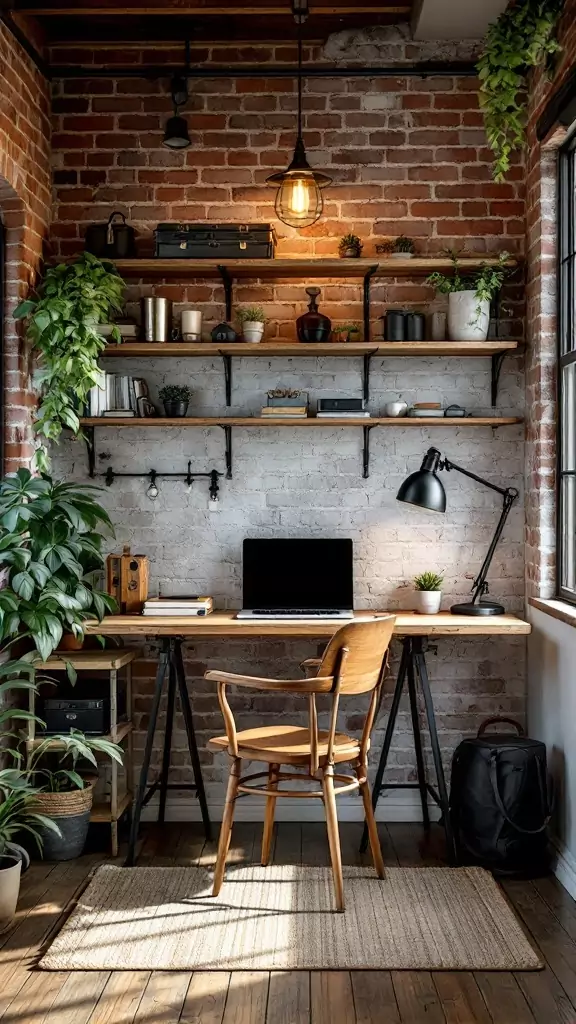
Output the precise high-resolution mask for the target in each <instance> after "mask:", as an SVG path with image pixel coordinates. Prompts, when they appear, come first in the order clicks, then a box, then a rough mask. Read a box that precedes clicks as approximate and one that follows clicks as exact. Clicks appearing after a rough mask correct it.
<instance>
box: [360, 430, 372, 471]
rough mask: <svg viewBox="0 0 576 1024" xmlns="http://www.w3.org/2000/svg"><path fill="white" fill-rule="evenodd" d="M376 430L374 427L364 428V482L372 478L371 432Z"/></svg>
mask: <svg viewBox="0 0 576 1024" xmlns="http://www.w3.org/2000/svg"><path fill="white" fill-rule="evenodd" d="M371 430H374V427H373V426H365V427H362V433H363V434H364V445H363V448H362V476H363V478H364V480H367V479H368V477H369V476H370V431H371Z"/></svg>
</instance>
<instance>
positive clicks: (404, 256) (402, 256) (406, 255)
mask: <svg viewBox="0 0 576 1024" xmlns="http://www.w3.org/2000/svg"><path fill="white" fill-rule="evenodd" d="M390 255H391V257H392V259H393V260H411V259H412V257H413V256H414V253H413V252H391V253H390Z"/></svg>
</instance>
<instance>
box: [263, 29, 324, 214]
mask: <svg viewBox="0 0 576 1024" xmlns="http://www.w3.org/2000/svg"><path fill="white" fill-rule="evenodd" d="M266 181H267V183H268V184H269V185H277V186H278V192H277V194H276V202H275V204H274V208H275V210H276V216H277V217H278V220H281V221H282V222H283V223H284V224H288V225H289V227H291V228H307V227H309V226H310V224H314V223H315V221H317V220H318V218H319V217H320V215H321V213H322V210H323V207H324V201H323V199H322V191H321V190H322V189H323V188H324V187H325V186H326V185H329V184H330V183H331V181H332V178H330V177H329V176H328V175H327V174H324V173H323V172H322V171H314V170H313V169H312V168H311V167H310V164H309V163H308V160H307V159H306V149H305V147H304V140H303V138H302V34H301V22H300V21H298V130H297V135H296V145H295V147H294V156H293V157H292V161H291V163H290V164H289V166H288V167H287V168H286V170H285V171H278V172H277V173H276V174H271V175H270V176H269V177H268V178H266Z"/></svg>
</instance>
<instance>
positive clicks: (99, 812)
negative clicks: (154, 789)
mask: <svg viewBox="0 0 576 1024" xmlns="http://www.w3.org/2000/svg"><path fill="white" fill-rule="evenodd" d="M131 803H132V793H124V794H123V796H121V797H119V798H118V811H117V815H116V817H115V818H114V817H113V816H112V808H111V807H110V804H109V803H97V804H92V810H91V811H90V821H98V822H110V821H118V820H119V819H120V818H121V817H122V815H123V814H124V811H125V810H127V808H128V807H129V806H130V804H131Z"/></svg>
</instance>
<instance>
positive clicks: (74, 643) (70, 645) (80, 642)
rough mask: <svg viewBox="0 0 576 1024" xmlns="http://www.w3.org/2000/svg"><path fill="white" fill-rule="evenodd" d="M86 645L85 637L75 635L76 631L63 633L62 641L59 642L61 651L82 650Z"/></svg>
mask: <svg viewBox="0 0 576 1024" xmlns="http://www.w3.org/2000/svg"><path fill="white" fill-rule="evenodd" d="M83 646H84V639H83V638H82V639H80V638H79V637H77V636H74V633H63V634H62V638H61V640H60V643H59V644H58V650H59V651H81V650H82V648H83Z"/></svg>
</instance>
